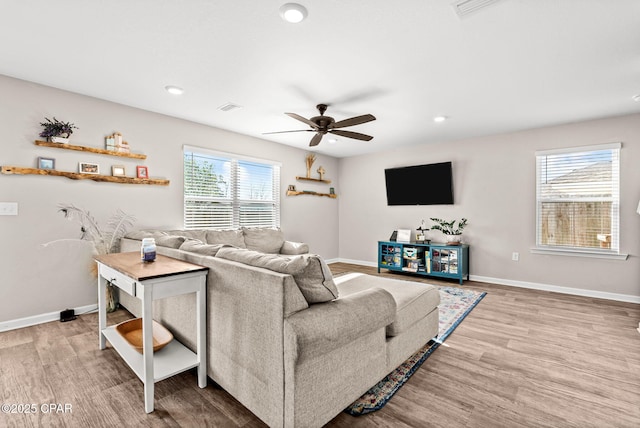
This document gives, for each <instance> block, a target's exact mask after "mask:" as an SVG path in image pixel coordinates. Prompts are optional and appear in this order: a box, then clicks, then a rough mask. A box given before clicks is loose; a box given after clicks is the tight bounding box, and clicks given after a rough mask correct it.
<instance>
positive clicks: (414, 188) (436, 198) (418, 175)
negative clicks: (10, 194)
mask: <svg viewBox="0 0 640 428" xmlns="http://www.w3.org/2000/svg"><path fill="white" fill-rule="evenodd" d="M384 175H385V180H386V182H387V205H452V204H453V174H452V171H451V162H441V163H432V164H428V165H415V166H406V167H403V168H389V169H385V170H384Z"/></svg>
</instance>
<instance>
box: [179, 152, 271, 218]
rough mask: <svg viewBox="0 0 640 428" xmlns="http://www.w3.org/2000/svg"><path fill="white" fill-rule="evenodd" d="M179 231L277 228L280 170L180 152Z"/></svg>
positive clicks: (219, 155) (258, 162) (235, 158)
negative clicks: (181, 195) (181, 215)
mask: <svg viewBox="0 0 640 428" xmlns="http://www.w3.org/2000/svg"><path fill="white" fill-rule="evenodd" d="M184 226H185V228H186V229H230V228H237V227H241V226H246V227H280V165H279V164H277V163H273V162H270V161H266V160H265V161H261V160H255V159H246V158H241V157H239V156H236V155H232V154H226V153H217V152H211V151H209V150H206V149H199V148H195V147H189V146H185V147H184Z"/></svg>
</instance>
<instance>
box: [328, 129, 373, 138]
mask: <svg viewBox="0 0 640 428" xmlns="http://www.w3.org/2000/svg"><path fill="white" fill-rule="evenodd" d="M329 132H330V133H332V134H336V135H340V136H341V137H347V138H355V139H356V140H363V141H370V140H372V139H373V137H372V136H371V135H366V134H361V133H359V132H351V131H342V130H340V129H332V130H330V131H329Z"/></svg>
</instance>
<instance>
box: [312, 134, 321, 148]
mask: <svg viewBox="0 0 640 428" xmlns="http://www.w3.org/2000/svg"><path fill="white" fill-rule="evenodd" d="M322 135H323V134H321V133H319V132H318V133H317V134H316V135H314V136H313V138H312V139H311V142H310V143H309V147H313V146H317V145H318V144H320V140H322Z"/></svg>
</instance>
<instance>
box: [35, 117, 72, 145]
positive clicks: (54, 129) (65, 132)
mask: <svg viewBox="0 0 640 428" xmlns="http://www.w3.org/2000/svg"><path fill="white" fill-rule="evenodd" d="M44 120H45V121H46V122H40V126H42V127H43V128H44V129H43V130H42V132H40V136H41V137H43V138H46V139H47V140H48V141H50V142H52V143H68V142H69V137H71V134H73V130H74V129H79V128H78V127H77V126H75V125H74V124H73V123H70V122H62V121H59V120H58V119H56V118H55V117H54V118H53V120H51V119H49V118H47V117H45V118H44Z"/></svg>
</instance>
